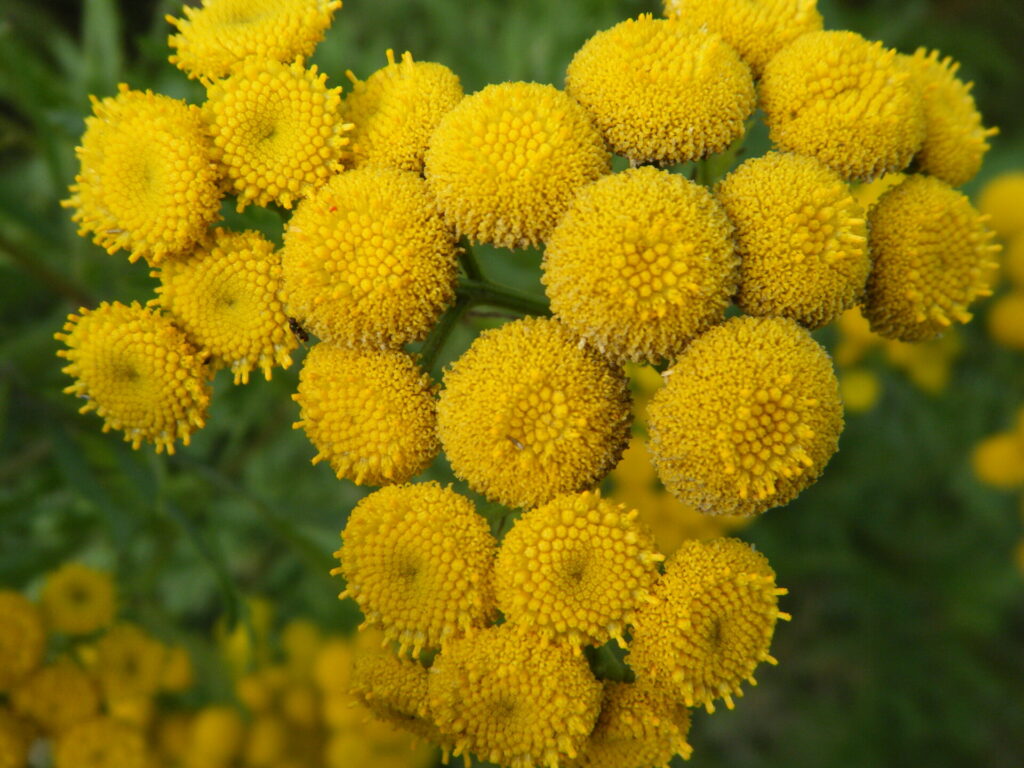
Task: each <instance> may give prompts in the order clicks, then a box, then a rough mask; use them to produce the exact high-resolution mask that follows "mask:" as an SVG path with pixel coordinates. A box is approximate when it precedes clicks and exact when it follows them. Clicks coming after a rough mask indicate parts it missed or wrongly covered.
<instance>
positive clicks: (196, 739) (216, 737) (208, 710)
mask: <svg viewBox="0 0 1024 768" xmlns="http://www.w3.org/2000/svg"><path fill="white" fill-rule="evenodd" d="M244 734H245V725H244V723H243V722H242V717H241V715H239V713H238V710H236V709H235V708H234V707H229V706H216V705H215V706H207V707H203V708H202V709H200V710H199V711H198V712H196V715H195V717H194V718H193V720H192V728H191V733H190V739H189V751H188V753H187V756H186V760H185V765H186V766H189V768H191V766H193V765H194V766H195V768H208V767H209V768H214V767H215V766H227V765H228V764H229V763H231V761H232V760H233V759H234V758H235V757H236V756H237V755H238V754H239V753H240V752H241V749H242V738H243V736H244Z"/></svg>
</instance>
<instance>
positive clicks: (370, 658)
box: [350, 651, 450, 749]
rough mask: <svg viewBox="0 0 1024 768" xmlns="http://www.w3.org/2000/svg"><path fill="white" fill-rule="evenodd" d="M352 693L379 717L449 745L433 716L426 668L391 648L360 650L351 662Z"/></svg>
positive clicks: (421, 735)
mask: <svg viewBox="0 0 1024 768" xmlns="http://www.w3.org/2000/svg"><path fill="white" fill-rule="evenodd" d="M350 690H351V692H352V695H353V696H354V697H355V698H356V699H357V700H358V701H359V703H361V704H362V705H363V706H364V707H366V708H367V709H369V710H370V711H371V712H372V713H373V714H374V715H375V716H376V717H377V718H378V719H380V720H383V721H385V722H388V723H391V724H392V725H396V726H398V727H399V728H402V729H403V730H406V731H409V732H410V733H412V734H413V735H415V736H419V737H420V738H421V739H426V740H427V741H431V742H433V743H435V744H442V745H444V746H445V748H446V749H447V748H450V744H448V743H446V742H447V740H446V739H445V738H444V737H442V736H441V734H440V732H439V731H438V730H437V726H436V725H434V723H433V721H432V720H431V719H430V711H429V710H430V707H429V701H428V698H427V670H426V669H425V668H424V667H423V665H422V664H420V663H419V662H418V661H415V660H410V659H402V658H399V657H398V656H396V655H395V654H393V653H391V652H389V651H378V652H376V653H374V652H369V653H361V654H359V655H358V656H356V659H355V663H354V664H353V665H352V683H351V688H350Z"/></svg>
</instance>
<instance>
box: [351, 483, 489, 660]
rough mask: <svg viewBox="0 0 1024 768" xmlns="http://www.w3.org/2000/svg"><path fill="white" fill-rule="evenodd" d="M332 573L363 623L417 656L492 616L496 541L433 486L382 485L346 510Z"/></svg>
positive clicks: (460, 499)
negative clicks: (341, 582) (379, 629)
mask: <svg viewBox="0 0 1024 768" xmlns="http://www.w3.org/2000/svg"><path fill="white" fill-rule="evenodd" d="M342 539H343V542H344V543H343V544H342V546H341V549H339V550H338V551H337V552H336V553H335V555H336V556H337V557H338V559H339V560H340V561H341V565H340V566H339V567H337V568H335V569H334V570H333V571H332V573H335V574H338V573H340V574H341V575H342V576H344V577H345V581H346V588H345V591H344V592H342V593H341V597H351V598H353V599H354V600H355V601H356V602H357V603H358V604H359V607H360V609H361V610H362V612H363V615H364V616H365V617H366V622H367V624H370V625H377V626H380V627H382V628H383V630H384V635H385V637H386V638H388V639H389V640H394V641H395V642H397V643H399V644H400V646H401V650H402V652H403V653H404V652H405V650H406V649H409V650H411V651H412V653H413V655H417V654H419V652H420V649H422V648H437V647H439V646H441V644H442V643H445V642H447V641H449V640H450V639H451V638H454V637H459V636H461V635H463V634H465V633H466V632H468V631H469V630H471V629H474V628H479V627H483V626H486V625H487V624H488V623H490V621H491V619H492V618H493V615H494V587H493V582H492V578H493V577H492V571H493V568H494V557H495V554H496V546H497V545H496V543H495V541H494V538H493V537H492V536H491V534H490V531H489V530H488V529H487V523H486V521H485V520H484V518H483V517H482V516H481V515H478V514H477V513H476V509H475V508H474V506H473V502H471V501H470V500H469V499H467V498H466V497H465V496H461V495H459V494H457V493H455V491H453V490H451V489H450V488H443V487H441V486H440V485H438V484H437V483H421V484H418V485H404V486H393V487H389V488H382V489H381V490H379V491H377V492H375V493H372V494H370V495H369V496H367V497H365V498H364V499H362V500H361V501H360V502H359V503H358V504H356V506H355V508H354V509H353V510H352V513H351V515H350V516H349V519H348V524H347V525H346V526H345V530H344V532H343V533H342Z"/></svg>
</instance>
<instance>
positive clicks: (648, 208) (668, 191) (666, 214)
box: [541, 168, 738, 362]
mask: <svg viewBox="0 0 1024 768" xmlns="http://www.w3.org/2000/svg"><path fill="white" fill-rule="evenodd" d="M737 267H738V259H737V258H736V254H735V249H734V247H733V241H732V225H731V224H730V223H729V220H728V219H727V218H726V216H725V213H724V212H723V210H722V207H721V206H720V205H719V204H718V203H717V202H716V201H715V199H714V198H713V197H712V196H711V194H710V193H709V192H708V191H707V189H705V188H704V187H702V186H699V185H697V184H694V183H693V182H691V181H688V180H687V179H685V178H683V177H682V176H680V175H678V174H670V173H668V172H667V171H659V170H656V169H654V168H637V169H633V170H627V171H624V172H622V173H616V174H613V175H611V176H606V177H604V178H602V179H599V180H598V181H596V182H594V183H593V184H590V185H588V186H586V187H584V188H583V189H582V190H581V191H580V193H579V195H577V196H576V199H575V200H574V201H573V203H572V205H571V206H570V207H569V210H568V211H567V212H566V214H565V216H564V217H563V218H562V220H561V221H560V222H559V224H558V227H556V228H555V231H554V233H553V234H552V235H551V238H550V240H549V241H548V244H547V249H546V250H545V252H544V263H543V269H544V275H543V277H542V278H541V279H542V281H543V282H544V283H545V285H546V286H547V294H548V297H549V298H550V299H551V309H552V311H553V312H554V313H555V316H556V317H558V319H559V320H561V321H562V322H563V323H565V325H566V326H567V327H568V328H569V329H570V330H571V331H572V332H573V333H574V334H576V335H577V336H579V337H581V338H583V339H586V340H587V341H588V342H590V343H591V344H592V345H594V346H595V347H597V348H598V349H600V350H601V351H602V352H603V353H604V354H605V355H607V356H608V357H609V358H610V359H612V360H613V361H617V362H621V361H623V360H633V361H640V360H644V361H651V362H658V361H660V360H661V359H663V358H666V357H668V358H671V357H674V356H675V355H676V354H678V353H679V352H680V351H681V350H682V349H683V347H684V346H685V345H686V343H687V342H688V341H690V339H692V338H693V337H695V336H697V335H698V334H700V333H702V332H703V331H705V330H707V329H708V328H709V327H710V326H712V325H714V324H715V323H719V322H721V321H722V320H723V318H724V317H725V308H726V307H727V306H728V305H729V300H730V297H731V296H732V295H733V293H734V292H735V291H736V278H737Z"/></svg>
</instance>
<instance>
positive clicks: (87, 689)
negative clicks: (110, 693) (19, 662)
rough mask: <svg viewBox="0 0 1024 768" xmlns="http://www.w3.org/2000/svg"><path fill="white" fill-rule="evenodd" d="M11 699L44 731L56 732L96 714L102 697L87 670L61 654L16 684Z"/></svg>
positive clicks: (17, 707) (17, 709)
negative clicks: (52, 661) (58, 657)
mask: <svg viewBox="0 0 1024 768" xmlns="http://www.w3.org/2000/svg"><path fill="white" fill-rule="evenodd" d="M11 703H12V704H13V705H14V709H15V710H16V711H18V712H19V713H21V714H22V715H25V716H26V717H29V718H31V719H32V720H34V721H35V722H36V723H38V724H39V726H40V727H41V728H42V729H43V730H44V731H46V732H47V733H50V734H56V733H62V732H63V731H66V730H67V729H68V728H70V727H71V726H72V725H75V724H76V723H80V722H82V721H83V720H88V719H89V718H91V717H93V716H94V715H95V714H97V712H98V711H99V708H100V697H99V693H98V692H97V691H96V686H95V685H94V684H93V681H92V678H90V677H89V675H88V674H87V673H86V672H85V670H83V669H82V668H81V667H80V666H78V664H76V663H75V662H74V661H71V660H70V659H68V658H66V657H62V658H60V659H58V660H57V661H55V662H54V663H53V664H50V665H49V666H46V667H43V668H42V669H40V670H39V671H37V672H36V673H35V674H34V675H32V676H31V677H29V678H28V679H27V680H25V681H24V682H23V683H21V684H20V685H19V686H18V687H16V688H15V689H14V691H13V692H12V694H11ZM0 765H3V762H2V761H0Z"/></svg>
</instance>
